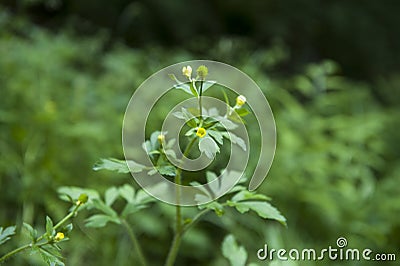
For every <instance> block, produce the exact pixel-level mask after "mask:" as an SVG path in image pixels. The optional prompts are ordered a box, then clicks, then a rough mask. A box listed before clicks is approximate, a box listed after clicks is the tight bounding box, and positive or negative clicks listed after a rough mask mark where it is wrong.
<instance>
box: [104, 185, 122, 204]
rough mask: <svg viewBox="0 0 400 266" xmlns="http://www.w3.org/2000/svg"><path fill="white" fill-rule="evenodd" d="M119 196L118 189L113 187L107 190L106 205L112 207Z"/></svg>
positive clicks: (105, 195)
mask: <svg viewBox="0 0 400 266" xmlns="http://www.w3.org/2000/svg"><path fill="white" fill-rule="evenodd" d="M118 196H119V190H118V189H117V188H116V187H111V188H109V189H107V190H106V193H105V194H104V200H105V203H106V205H108V206H111V205H112V204H113V203H114V201H115V200H116V199H117V198H118Z"/></svg>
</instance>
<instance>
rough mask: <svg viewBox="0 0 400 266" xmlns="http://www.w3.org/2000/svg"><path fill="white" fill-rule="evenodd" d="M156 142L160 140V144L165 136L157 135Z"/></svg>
mask: <svg viewBox="0 0 400 266" xmlns="http://www.w3.org/2000/svg"><path fill="white" fill-rule="evenodd" d="M157 140H158V142H160V144H162V143H163V142H164V140H165V136H164V135H163V134H160V135H158V137H157Z"/></svg>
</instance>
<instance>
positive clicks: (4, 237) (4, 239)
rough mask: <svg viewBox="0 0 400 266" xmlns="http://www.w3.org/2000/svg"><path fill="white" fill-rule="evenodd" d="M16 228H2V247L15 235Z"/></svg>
mask: <svg viewBox="0 0 400 266" xmlns="http://www.w3.org/2000/svg"><path fill="white" fill-rule="evenodd" d="M15 228H16V226H9V227H6V228H5V229H4V230H3V227H0V245H2V244H4V243H5V242H7V241H8V240H10V238H11V236H12V235H14V234H15Z"/></svg>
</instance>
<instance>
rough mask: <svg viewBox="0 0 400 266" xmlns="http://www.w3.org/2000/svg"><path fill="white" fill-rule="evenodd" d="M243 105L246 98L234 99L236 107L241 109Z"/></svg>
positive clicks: (241, 96)
mask: <svg viewBox="0 0 400 266" xmlns="http://www.w3.org/2000/svg"><path fill="white" fill-rule="evenodd" d="M245 103H246V97H244V96H243V95H239V96H238V97H237V98H236V106H238V107H242V106H243V104H245Z"/></svg>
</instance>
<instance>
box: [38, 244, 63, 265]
mask: <svg viewBox="0 0 400 266" xmlns="http://www.w3.org/2000/svg"><path fill="white" fill-rule="evenodd" d="M39 254H40V256H41V257H42V259H43V261H44V262H46V263H47V264H48V265H51V266H64V265H65V264H64V263H63V262H62V261H61V260H60V259H59V258H58V257H57V256H56V255H53V254H52V253H50V252H48V251H47V250H46V249H44V248H43V247H40V248H39Z"/></svg>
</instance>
